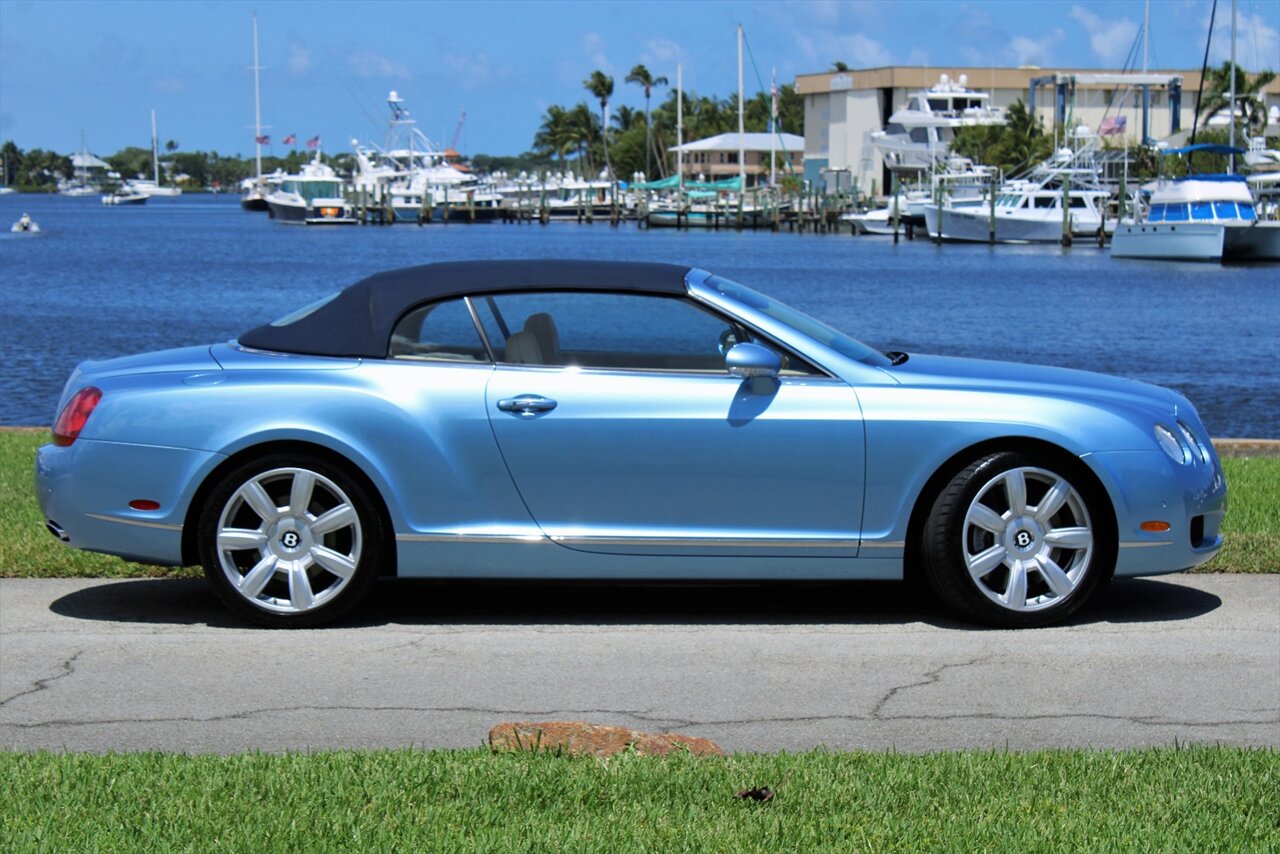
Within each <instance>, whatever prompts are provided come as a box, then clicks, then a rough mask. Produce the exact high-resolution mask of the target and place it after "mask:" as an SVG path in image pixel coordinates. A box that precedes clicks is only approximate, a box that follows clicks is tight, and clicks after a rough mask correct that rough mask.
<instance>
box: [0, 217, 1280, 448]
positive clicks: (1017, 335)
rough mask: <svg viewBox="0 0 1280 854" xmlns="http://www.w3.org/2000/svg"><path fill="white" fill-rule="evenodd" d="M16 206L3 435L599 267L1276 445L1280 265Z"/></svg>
mask: <svg viewBox="0 0 1280 854" xmlns="http://www.w3.org/2000/svg"><path fill="white" fill-rule="evenodd" d="M24 212H25V213H28V214H29V215H30V217H31V219H32V220H34V221H36V222H39V224H40V227H41V229H42V231H41V232H40V233H39V234H36V235H28V234H13V233H7V232H6V233H0V303H2V307H0V322H3V324H4V327H5V332H6V343H5V353H6V355H7V356H8V357H9V359H10V360H11V362H12V364H14V365H15V367H16V368H17V370H14V371H9V372H6V373H5V374H4V376H3V377H0V395H2V396H3V399H4V400H5V401H6V404H5V407H4V409H3V410H0V423H4V424H48V423H49V422H50V420H51V419H52V418H53V415H54V413H53V409H54V407H55V404H56V400H57V397H58V393H59V391H60V389H61V383H62V381H63V379H64V378H65V377H66V375H67V373H68V372H69V371H70V370H71V368H72V367H73V366H74V365H75V364H76V363H77V362H79V361H81V360H83V359H92V358H108V357H112V356H119V355H124V354H128V353H136V352H142V351H146V350H152V349H157V348H162V347H178V346H185V345H190V344H201V343H206V342H208V341H215V340H228V339H231V338H234V337H236V336H238V335H240V334H241V333H243V332H244V331H246V330H247V329H250V328H252V327H254V326H256V325H259V324H261V323H265V322H268V321H270V320H272V319H274V318H276V317H280V316H282V315H283V314H285V313H286V312H287V311H289V310H292V309H293V308H294V307H296V306H298V305H303V304H306V303H307V302H309V301H311V300H314V299H316V298H318V297H321V296H324V295H325V294H328V293H332V292H334V291H337V290H339V289H340V288H342V287H345V286H346V285H349V284H351V283H352V282H354V281H356V280H358V279H360V278H363V277H365V276H367V275H369V274H370V273H373V272H376V271H378V270H383V269H387V268H391V267H399V266H408V265H413V264H421V263H427V262H431V261H444V260H463V259H470V258H586V259H591V258H598V259H613V260H646V261H664V262H672V263H685V264H691V265H695V266H703V267H707V268H712V269H715V270H717V271H720V272H722V273H723V274H724V275H726V276H731V277H736V278H738V279H742V280H748V279H749V280H750V281H752V282H756V283H759V284H760V285H761V286H764V287H768V288H769V289H770V290H771V291H772V292H774V293H777V294H778V295H779V297H780V298H782V299H785V300H786V301H787V302H788V303H790V304H792V305H794V306H796V307H797V308H800V309H801V310H803V311H805V312H807V313H809V314H812V315H814V316H816V317H819V318H821V319H823V320H826V321H828V322H830V323H832V324H833V325H835V326H837V327H838V328H840V329H842V330H844V331H847V332H848V333H849V334H851V335H853V336H854V337H856V338H859V339H860V340H864V341H866V342H867V343H869V344H872V345H874V346H877V347H880V348H883V349H886V350H888V349H892V350H904V351H907V352H916V353H938V354H944V355H954V356H966V357H972V358H990V359H1006V360H1012V361H1023V362H1031V363H1039V364H1051V365H1059V366H1064V367H1071V368H1080V369H1084V370H1092V371H1100V372H1102V373H1111V374H1117V375H1121V376H1126V377H1132V378H1134V379H1138V380H1144V381H1149V382H1154V383H1158V384H1161V385H1168V386H1171V387H1173V388H1175V389H1177V390H1179V391H1181V392H1183V393H1185V394H1187V395H1188V396H1189V397H1190V398H1191V399H1192V400H1194V401H1195V402H1196V404H1197V406H1198V407H1199V409H1200V413H1201V415H1202V416H1203V419H1204V421H1205V423H1206V425H1207V426H1208V428H1209V430H1210V433H1211V434H1212V435H1214V436H1215V437H1233V436H1243V437H1255V438H1280V416H1277V413H1280V383H1278V382H1277V380H1276V367H1275V364H1276V354H1277V350H1276V344H1275V330H1276V329H1278V328H1280V293H1277V290H1276V287H1275V268H1274V266H1268V265H1257V264H1233V265H1225V266H1224V265H1218V264H1203V263H1183V262H1178V261H1159V262H1155V261H1144V260H1140V259H1124V260H1113V259H1112V258H1111V257H1110V255H1109V253H1108V251H1107V250H1105V249H1099V248H1098V247H1097V245H1096V243H1090V242H1081V243H1077V244H1076V245H1074V246H1073V247H1071V248H1063V247H1061V246H1058V245H1054V244H1049V245H1003V246H995V247H990V246H987V245H985V244H943V245H941V246H939V245H936V244H934V243H932V242H931V241H927V240H923V239H917V240H914V241H907V240H902V241H900V242H899V243H896V244H895V243H894V242H893V241H892V239H885V238H863V237H858V238H850V237H849V236H848V232H847V231H845V232H843V233H842V236H836V235H834V234H831V233H826V234H822V233H814V232H812V231H808V232H805V233H798V232H797V233H794V234H792V233H788V232H786V231H785V230H784V231H782V232H778V233H774V232H772V231H757V232H751V231H743V232H738V231H736V230H734V229H732V228H721V229H719V230H712V229H700V230H683V229H681V230H677V229H652V230H645V229H642V228H639V227H638V226H637V224H636V223H632V222H622V223H619V224H618V226H617V227H609V226H608V225H602V224H601V223H600V222H599V221H597V223H596V224H595V225H586V224H585V223H584V224H582V225H579V224H577V223H576V222H551V223H549V224H548V225H547V226H545V227H542V226H539V225H536V224H533V225H523V226H519V225H501V224H493V225H484V226H481V225H476V226H462V227H458V226H454V225H439V224H437V225H436V226H434V227H427V228H422V229H418V228H406V227H392V228H359V227H348V228H333V229H321V228H299V227H294V228H289V227H285V226H281V225H277V224H275V223H273V222H270V221H268V219H267V217H265V216H261V215H251V214H247V213H245V212H244V211H243V210H241V208H240V205H239V199H238V198H237V197H236V196H234V195H230V194H223V195H195V194H190V193H186V194H184V195H183V196H182V197H180V198H178V199H174V200H172V203H169V201H167V200H166V203H165V204H163V205H155V204H149V205H143V206H141V207H138V208H136V209H134V210H132V211H129V212H128V213H127V214H125V212H123V211H117V210H111V209H106V208H103V207H102V206H101V205H100V204H99V202H98V200H97V199H96V198H66V197H62V196H56V195H55V196H33V195H30V194H23V195H18V194H12V195H6V196H0V221H2V222H8V223H12V222H15V221H16V220H18V219H19V217H20V216H21V215H22V214H23V213H24ZM106 258H109V259H111V263H110V264H104V263H103V259H106Z"/></svg>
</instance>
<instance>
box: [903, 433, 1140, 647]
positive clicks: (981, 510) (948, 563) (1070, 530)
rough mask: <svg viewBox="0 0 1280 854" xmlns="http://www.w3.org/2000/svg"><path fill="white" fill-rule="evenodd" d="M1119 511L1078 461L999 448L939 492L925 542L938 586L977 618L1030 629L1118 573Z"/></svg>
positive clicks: (1074, 606)
mask: <svg viewBox="0 0 1280 854" xmlns="http://www.w3.org/2000/svg"><path fill="white" fill-rule="evenodd" d="M1115 541H1116V539H1115V517H1114V514H1113V513H1112V510H1111V506H1110V503H1109V502H1108V501H1107V500H1106V497H1105V495H1103V494H1101V490H1100V489H1099V488H1098V487H1096V485H1095V484H1094V483H1093V481H1092V479H1091V478H1089V477H1088V476H1087V475H1086V474H1085V473H1083V472H1082V471H1081V470H1080V467H1079V466H1078V465H1073V464H1070V463H1066V462H1064V461H1060V460H1057V459H1054V458H1051V457H1049V456H1048V455H1040V454H1028V453H1015V452H1008V451H1005V452H999V453H993V454H989V455H987V456H985V457H982V458H981V459H978V460H975V461H974V462H972V463H971V464H969V465H968V466H966V467H965V468H964V469H963V470H961V471H960V472H959V473H957V474H956V475H955V477H953V478H952V479H951V481H950V482H949V483H948V484H947V486H946V487H945V488H944V489H943V490H942V492H941V493H939V495H938V497H937V499H936V500H935V501H934V503H933V508H932V510H931V511H930V513H929V516H928V518H927V520H926V522H925V526H924V531H923V534H922V542H921V556H922V557H923V568H924V575H925V577H926V578H927V579H928V582H929V586H930V587H931V588H932V589H933V591H934V592H935V593H936V594H937V595H938V596H939V597H941V599H942V600H943V601H944V602H946V604H948V605H949V606H950V607H951V608H953V609H955V610H956V611H958V612H959V613H960V614H961V615H962V616H964V617H965V618H967V619H970V620H973V621H975V622H979V623H983V624H986V625H990V626H998V627H1001V628H1030V627H1034V626H1046V625H1050V624H1052V623H1056V622H1059V621H1061V620H1063V619H1065V618H1066V617H1068V616H1069V615H1071V614H1073V613H1075V612H1076V611H1077V610H1078V609H1079V608H1080V607H1081V606H1083V605H1084V603H1085V602H1086V601H1087V600H1088V599H1089V597H1090V595H1092V594H1093V592H1094V591H1095V590H1096V589H1097V587H1098V586H1099V584H1100V583H1101V582H1103V581H1104V580H1105V579H1108V578H1109V577H1110V576H1111V574H1112V572H1113V571H1114V570H1115V555H1116V546H1115Z"/></svg>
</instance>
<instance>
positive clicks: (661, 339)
mask: <svg viewBox="0 0 1280 854" xmlns="http://www.w3.org/2000/svg"><path fill="white" fill-rule="evenodd" d="M473 304H474V305H475V307H476V311H477V312H478V314H479V315H480V318H481V323H482V324H483V326H484V327H485V332H486V334H487V335H488V336H489V343H490V345H491V346H492V347H493V348H494V353H495V357H496V358H498V359H499V360H500V361H503V362H507V363H509V364H533V365H555V366H566V367H567V366H574V367H583V368H598V369H610V370H643V371H697V372H715V373H724V371H725V364H724V351H725V350H727V349H728V348H729V347H731V346H732V345H733V344H735V343H739V342H741V341H746V340H751V333H750V332H748V330H746V329H745V328H744V327H740V326H738V325H737V324H735V323H733V322H732V321H731V320H728V319H726V318H724V317H721V316H719V315H717V314H714V313H712V312H711V311H709V310H707V309H704V308H702V307H701V306H698V305H695V304H694V303H691V302H689V301H688V300H683V299H679V298H673V297H661V296H652V295H644V294H625V293H602V292H580V291H560V292H537V293H518V294H495V295H493V296H484V297H479V298H474V299H473ZM499 342H501V347H499ZM764 343H766V344H768V342H764ZM785 355H786V354H784V359H785ZM785 362H786V365H785V369H784V373H788V374H809V373H817V370H816V369H815V368H813V367H811V366H809V365H807V364H804V363H803V362H801V360H799V359H795V358H790V359H785Z"/></svg>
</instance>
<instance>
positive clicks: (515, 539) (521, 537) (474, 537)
mask: <svg viewBox="0 0 1280 854" xmlns="http://www.w3.org/2000/svg"><path fill="white" fill-rule="evenodd" d="M396 542H398V543H545V542H550V540H548V539H547V538H546V537H544V536H543V535H542V534H444V533H440V534H396Z"/></svg>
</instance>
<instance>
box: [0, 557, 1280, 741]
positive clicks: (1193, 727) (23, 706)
mask: <svg viewBox="0 0 1280 854" xmlns="http://www.w3.org/2000/svg"><path fill="white" fill-rule="evenodd" d="M551 719H559V720H587V721H591V722H594V723H603V724H616V725H622V726H630V727H634V728H637V729H644V730H649V731H668V730H670V731H677V732H684V733H688V734H691V735H699V736H705V737H708V738H712V739H714V740H716V741H717V742H719V743H720V744H721V746H723V747H724V748H725V749H727V750H730V751H777V750H804V749H807V748H812V747H817V746H825V747H828V748H831V749H836V750H849V749H871V750H880V749H886V748H894V749H897V750H900V751H925V750H937V749H950V748H1006V747H1007V748H1010V749H1017V750H1024V749H1035V748H1043V747H1096V748H1121V747H1136V746H1143V745H1162V744H1172V743H1173V742H1174V741H1175V740H1177V741H1178V742H1180V743H1187V742H1215V743H1216V742H1221V743H1226V744H1237V745H1270V746H1273V747H1280V576H1276V575H1272V576H1252V577H1249V576H1231V575H1194V576H1172V577H1166V578H1162V579H1143V580H1130V581H1118V582H1116V583H1115V584H1114V585H1113V586H1112V587H1111V588H1110V590H1109V591H1107V592H1106V594H1105V596H1104V598H1103V600H1102V601H1101V602H1100V603H1098V604H1096V605H1095V606H1093V607H1092V608H1090V609H1088V610H1086V612H1085V613H1083V614H1081V615H1080V616H1079V617H1078V618H1077V619H1076V620H1074V621H1073V622H1072V623H1071V624H1069V625H1066V626H1063V627H1058V628H1052V629H1039V630H1031V631H1020V632H1008V631H994V630H981V629H974V628H972V627H969V626H964V625H961V624H959V623H956V622H954V621H952V620H951V619H950V618H949V617H948V616H947V615H946V614H945V613H943V612H941V611H940V610H938V609H937V608H936V607H935V606H933V605H931V604H928V603H926V602H922V601H921V600H920V599H919V598H918V597H917V595H916V594H914V593H912V592H911V591H910V590H909V589H907V588H906V587H905V586H903V585H888V584H866V583H863V584H848V585H827V586H821V587H794V586H793V587H741V588H733V587H730V588H725V587H635V586H623V587H613V586H604V587H583V586H573V587H549V588H547V587H543V588H539V587H529V586H501V585H475V584H433V583H422V582H386V583H381V584H380V585H379V586H378V587H377V588H376V589H375V591H374V594H373V596H372V597H371V600H370V601H369V602H368V603H367V604H366V605H365V606H364V607H363V608H362V609H361V610H360V611H359V613H358V614H357V615H356V617H355V619H354V621H352V622H348V623H346V624H344V625H342V626H339V627H336V628H327V629H317V630H308V631H293V632H288V631H268V630H262V629H255V628H248V627H246V626H244V625H241V624H238V623H237V622H236V621H235V620H234V619H233V618H232V617H231V616H230V615H229V614H228V613H227V612H224V611H223V610H222V609H221V607H220V606H219V605H218V604H217V603H216V602H215V601H214V599H213V596H212V594H211V593H209V592H208V591H207V590H206V588H205V585H204V582H203V581H185V580H182V581H174V580H163V581H161V580H154V581H153V580H137V581H110V580H106V581H104V580H94V581H80V580H15V579H8V580H0V749H6V750H35V749H49V750H87V751H107V750H117V751H132V750H176V751H188V752H218V753H223V752H237V751H244V750H263V751H279V750H304V749H323V748H374V747H404V746H418V747H473V746H477V745H479V744H481V743H482V742H483V741H484V738H485V735H486V733H487V731H488V729H489V727H490V726H492V725H493V724H495V723H498V722H499V721H503V720H551Z"/></svg>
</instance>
